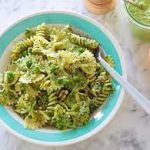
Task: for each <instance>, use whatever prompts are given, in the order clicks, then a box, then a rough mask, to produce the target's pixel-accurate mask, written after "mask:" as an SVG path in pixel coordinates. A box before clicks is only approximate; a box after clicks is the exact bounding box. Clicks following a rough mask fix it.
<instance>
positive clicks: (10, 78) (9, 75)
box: [7, 72, 14, 81]
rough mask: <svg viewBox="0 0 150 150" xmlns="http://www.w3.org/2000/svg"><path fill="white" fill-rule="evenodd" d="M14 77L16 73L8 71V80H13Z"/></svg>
mask: <svg viewBox="0 0 150 150" xmlns="http://www.w3.org/2000/svg"><path fill="white" fill-rule="evenodd" d="M13 79H14V73H13V72H7V80H9V81H10V80H13Z"/></svg>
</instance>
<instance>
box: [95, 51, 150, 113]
mask: <svg viewBox="0 0 150 150" xmlns="http://www.w3.org/2000/svg"><path fill="white" fill-rule="evenodd" d="M104 55H105V53H104V50H103V49H102V48H99V50H97V52H96V58H97V60H98V61H99V62H100V63H101V64H102V66H103V67H104V68H105V69H106V71H107V72H108V73H109V74H110V75H111V76H112V77H113V78H114V79H115V80H116V81H117V82H118V83H119V84H120V85H121V86H122V87H123V88H124V90H126V92H127V93H128V94H129V95H130V96H132V98H133V99H134V100H135V101H136V102H137V103H138V104H139V105H140V106H141V107H142V108H143V109H144V110H145V112H147V113H148V114H149V115H150V100H148V99H147V98H146V97H144V96H143V95H142V94H141V93H140V92H139V91H138V90H137V89H136V88H135V87H134V86H133V85H131V83H129V82H128V81H127V80H126V79H124V78H123V76H121V75H120V74H119V73H118V72H116V71H115V70H114V69H113V68H112V67H111V66H110V65H109V64H108V63H107V62H106V61H105V60H104V59H103V56H104Z"/></svg>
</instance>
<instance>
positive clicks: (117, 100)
mask: <svg viewBox="0 0 150 150" xmlns="http://www.w3.org/2000/svg"><path fill="white" fill-rule="evenodd" d="M43 22H45V23H46V24H70V25H72V26H73V27H75V28H78V29H80V30H81V31H83V32H85V33H87V34H88V35H89V36H90V37H91V38H94V39H96V40H97V41H98V42H99V43H100V44H101V46H102V47H103V49H104V50H105V52H106V54H110V55H112V57H113V58H114V61H115V64H116V65H115V70H116V71H117V72H118V73H119V74H121V75H122V76H124V78H126V70H125V63H124V58H123V55H122V51H121V49H120V46H119V44H118V42H117V41H116V40H115V38H114V37H113V36H112V35H111V34H110V33H109V32H108V31H107V30H106V29H105V28H104V27H103V26H102V25H100V24H99V23H97V22H96V21H94V20H92V19H90V18H88V17H85V16H83V15H81V14H77V13H74V12H67V11H47V12H40V13H36V14H33V15H30V16H28V17H25V18H23V19H21V20H19V21H18V22H17V23H15V24H13V25H12V26H11V27H9V28H8V29H7V30H6V31H5V32H4V33H3V34H2V35H1V37H0V56H2V54H3V52H4V51H5V50H6V48H7V47H8V46H9V45H10V44H11V43H12V41H13V40H14V39H15V38H16V37H17V36H18V35H20V34H21V33H23V32H24V31H25V29H26V28H29V27H35V26H37V25H39V24H41V23H43ZM113 85H114V88H115V91H114V93H113V94H111V96H110V97H109V98H108V100H107V102H106V103H105V105H104V106H103V107H102V108H99V109H98V110H97V112H96V113H95V114H94V115H93V116H92V117H91V119H90V121H89V122H88V124H86V125H85V126H83V127H81V128H78V129H73V130H64V131H60V130H54V129H38V130H30V129H26V128H24V125H23V121H22V120H21V121H20V119H18V118H17V117H16V116H15V115H14V113H12V112H11V111H9V109H8V107H4V106H0V120H1V123H2V124H3V125H4V126H5V127H6V129H8V130H9V131H10V132H11V133H12V134H13V135H16V136H17V137H19V138H21V139H24V140H26V141H28V142H31V143H36V144H39V145H45V146H58V145H68V144H73V143H76V142H79V141H82V140H85V139H87V138H89V137H91V136H92V135H94V134H95V133H97V132H98V131H100V130H102V128H103V127H104V126H106V124H107V123H108V122H109V121H110V120H111V119H112V118H113V116H114V115H115V113H116V112H117V110H118V108H119V107H120V104H121V102H122V99H123V94H124V91H123V89H122V87H121V86H120V85H119V84H118V83H117V82H116V81H113Z"/></svg>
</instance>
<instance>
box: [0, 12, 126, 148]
mask: <svg viewBox="0 0 150 150" xmlns="http://www.w3.org/2000/svg"><path fill="white" fill-rule="evenodd" d="M99 47H101V48H103V49H104V51H105V56H104V59H105V60H106V61H107V62H108V64H109V65H111V66H112V67H114V69H115V70H116V71H117V72H118V73H120V74H121V75H122V76H124V77H125V78H126V71H125V65H124V58H123V55H122V53H121V49H120V46H119V44H118V42H117V41H116V40H115V38H114V37H113V36H112V35H111V34H110V33H109V31H107V29H105V27H103V26H102V25H101V24H99V23H97V22H96V21H94V20H92V19H90V18H88V17H86V16H83V15H80V14H77V13H74V12H67V11H48V12H41V13H36V14H33V15H30V16H28V17H25V18H23V19H21V20H19V21H17V22H16V23H15V24H13V25H12V26H11V27H9V28H8V29H7V30H6V31H5V32H4V33H3V34H2V35H1V37H0V65H1V67H0V121H1V123H2V124H3V125H4V126H5V127H6V129H8V130H9V131H10V132H11V133H12V134H14V135H16V136H17V137H19V138H21V139H24V140H26V141H29V142H31V143H36V144H40V145H47V146H51V145H52V146H57V145H67V144H73V143H76V142H79V141H82V140H85V139H87V138H88V137H91V136H92V135H94V134H95V133H97V132H99V131H100V130H102V129H103V127H105V126H106V124H107V123H108V122H109V121H110V120H111V119H112V118H113V116H114V115H115V113H116V112H117V110H118V108H119V107H120V104H121V102H122V99H123V94H124V92H123V89H122V87H121V86H120V85H119V84H118V83H117V82H116V81H115V80H114V79H112V77H111V76H110V75H109V74H108V73H107V71H106V70H105V69H104V68H103V66H102V65H101V64H100V63H99V62H98V61H97V59H96V55H95V53H96V51H97V50H98V49H99Z"/></svg>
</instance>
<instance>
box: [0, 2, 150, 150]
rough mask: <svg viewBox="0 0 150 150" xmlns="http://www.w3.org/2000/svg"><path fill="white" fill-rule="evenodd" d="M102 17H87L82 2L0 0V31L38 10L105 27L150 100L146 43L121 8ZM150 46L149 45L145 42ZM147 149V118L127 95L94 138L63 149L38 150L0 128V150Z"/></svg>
mask: <svg viewBox="0 0 150 150" xmlns="http://www.w3.org/2000/svg"><path fill="white" fill-rule="evenodd" d="M121 4H122V3H121V2H119V0H118V3H117V8H116V9H115V10H114V11H113V12H111V13H109V14H107V15H105V16H96V15H93V14H90V13H89V12H88V11H87V10H86V9H85V8H84V6H83V3H82V0H0V20H1V21H0V32H2V31H3V30H4V29H5V28H6V27H7V26H8V25H10V24H11V23H13V22H15V21H16V20H17V19H18V18H20V17H22V16H26V15H28V14H31V13H33V12H38V11H39V10H40V11H41V10H53V9H63V10H73V11H77V12H80V13H82V14H85V15H87V16H90V17H92V18H94V19H96V20H97V21H98V22H100V23H102V24H103V25H104V26H106V27H107V28H108V29H109V30H110V31H111V32H112V33H113V34H114V35H115V36H116V38H117V39H118V40H119V42H120V44H121V46H122V50H123V54H124V57H125V59H126V65H127V74H128V79H129V81H130V82H131V83H133V84H134V85H135V86H136V87H137V88H138V89H139V90H140V91H141V92H142V93H143V94H144V95H145V96H147V97H148V98H149V99H150V63H148V49H149V48H150V44H148V43H143V42H140V41H138V40H136V39H135V38H134V37H133V36H132V35H131V32H130V29H129V22H128V19H127V17H126V15H125V12H124V10H123V7H122V5H121ZM149 43H150V42H149ZM98 149H101V150H109V149H111V150H150V117H149V116H148V115H147V114H146V113H145V112H144V111H143V110H142V109H141V108H140V107H138V106H137V104H136V103H135V102H134V101H133V100H132V99H131V97H130V96H128V95H127V94H126V95H125V97H124V102H123V104H122V105H121V108H120V109H119V111H118V113H117V115H116V116H115V117H114V119H113V120H112V121H111V122H110V123H109V124H108V125H107V126H106V127H105V128H104V130H103V131H101V132H100V133H98V134H97V135H95V136H94V137H92V138H90V139H88V140H86V141H84V142H81V143H79V144H75V145H73V146H67V147H56V148H54V147H40V146H37V145H33V144H30V143H27V142H25V141H22V140H20V139H18V138H16V137H14V136H13V135H11V134H10V133H8V132H7V131H6V130H5V129H4V128H3V127H2V126H1V125H0V150H98Z"/></svg>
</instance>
